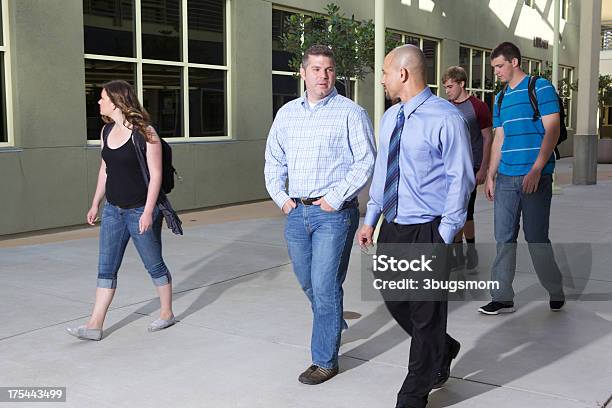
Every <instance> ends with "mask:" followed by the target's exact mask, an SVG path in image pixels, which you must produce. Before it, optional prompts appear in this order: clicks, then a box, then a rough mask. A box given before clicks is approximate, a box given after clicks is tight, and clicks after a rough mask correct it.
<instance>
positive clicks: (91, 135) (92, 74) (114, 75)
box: [85, 59, 136, 140]
mask: <svg viewBox="0 0 612 408" xmlns="http://www.w3.org/2000/svg"><path fill="white" fill-rule="evenodd" d="M134 72H135V66H134V64H131V63H128V62H116V61H98V60H91V59H86V60H85V110H86V112H87V140H100V129H101V128H102V125H104V122H102V118H101V117H100V107H99V105H98V101H99V100H100V93H101V92H102V85H103V84H104V83H106V82H108V81H111V80H113V79H123V80H124V81H127V82H129V83H130V84H132V86H135V82H136V81H135V74H134Z"/></svg>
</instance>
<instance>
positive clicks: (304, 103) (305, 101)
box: [302, 87, 338, 109]
mask: <svg viewBox="0 0 612 408" xmlns="http://www.w3.org/2000/svg"><path fill="white" fill-rule="evenodd" d="M336 95H338V91H337V90H336V87H334V88H333V89H332V90H331V92H330V93H329V95H327V96H326V97H325V98H323V99H321V100H320V101H319V102H317V104H316V105H315V106H313V109H315V108H316V107H317V106H325V105H327V104H328V103H329V101H330V100H331V99H332V98H333V97H334V96H336ZM302 106H304V107H305V108H308V109H310V104H309V103H308V91H306V92H304V96H302Z"/></svg>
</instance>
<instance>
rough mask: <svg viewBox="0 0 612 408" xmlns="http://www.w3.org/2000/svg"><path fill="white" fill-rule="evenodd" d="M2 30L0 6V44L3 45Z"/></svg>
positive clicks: (0, 10)
mask: <svg viewBox="0 0 612 408" xmlns="http://www.w3.org/2000/svg"><path fill="white" fill-rule="evenodd" d="M2 31H3V30H2V7H0V45H4V37H3V36H4V33H3V32H2Z"/></svg>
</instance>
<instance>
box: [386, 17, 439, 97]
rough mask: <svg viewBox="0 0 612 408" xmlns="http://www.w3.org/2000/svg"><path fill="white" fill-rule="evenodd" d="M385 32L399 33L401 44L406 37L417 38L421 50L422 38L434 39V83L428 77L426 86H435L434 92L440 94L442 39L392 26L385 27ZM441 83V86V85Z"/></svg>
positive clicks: (404, 42) (404, 41)
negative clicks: (396, 28)
mask: <svg viewBox="0 0 612 408" xmlns="http://www.w3.org/2000/svg"><path fill="white" fill-rule="evenodd" d="M386 32H387V33H390V34H399V35H401V36H402V37H401V38H402V39H401V43H402V44H406V37H414V38H418V39H419V49H420V50H421V51H422V50H423V40H428V41H434V42H435V43H436V83H432V82H430V80H429V78H428V79H427V86H428V87H429V88H435V89H436V92H435V95H437V96H440V92H441V91H442V87H443V85H444V84H440V81H441V80H442V77H441V75H440V69H441V62H442V61H441V59H442V58H440V57H441V55H440V50H441V46H442V40H441V39H439V38H435V37H429V36H427V35H421V34H415V33H410V32H407V31H401V30H395V29H392V28H387V29H386ZM441 85H442V86H441Z"/></svg>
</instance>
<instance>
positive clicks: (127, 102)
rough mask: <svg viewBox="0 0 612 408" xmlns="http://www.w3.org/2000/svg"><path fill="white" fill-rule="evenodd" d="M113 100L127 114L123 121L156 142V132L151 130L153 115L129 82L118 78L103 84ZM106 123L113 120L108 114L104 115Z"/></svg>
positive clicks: (150, 141) (151, 141)
mask: <svg viewBox="0 0 612 408" xmlns="http://www.w3.org/2000/svg"><path fill="white" fill-rule="evenodd" d="M102 88H103V89H104V90H105V91H106V94H107V95H108V97H109V99H110V100H111V102H112V103H113V104H114V105H115V106H116V107H117V108H119V109H120V110H121V112H122V113H123V115H124V116H125V121H126V122H127V123H123V124H124V125H125V126H127V125H128V124H129V125H131V127H132V128H133V129H135V130H138V131H139V132H140V133H141V134H142V135H143V136H144V137H145V139H147V142H149V143H154V142H155V139H154V138H153V136H154V132H153V131H151V130H150V128H149V125H150V124H151V117H150V116H149V113H148V112H147V111H146V110H145V109H144V108H143V107H142V105H141V104H140V101H139V100H138V97H137V96H136V92H135V91H134V87H133V86H132V85H130V84H129V83H128V82H126V81H123V80H120V79H116V80H113V81H109V82H107V83H105V84H104V85H102ZM102 120H103V121H104V123H110V122H112V121H113V120H112V119H111V118H109V117H108V116H105V115H102Z"/></svg>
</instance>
